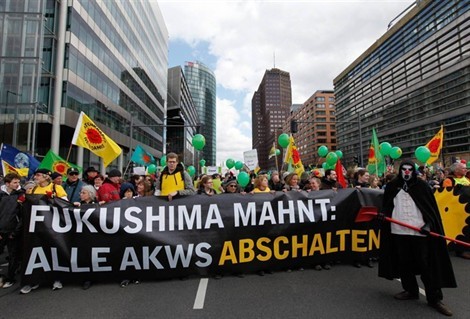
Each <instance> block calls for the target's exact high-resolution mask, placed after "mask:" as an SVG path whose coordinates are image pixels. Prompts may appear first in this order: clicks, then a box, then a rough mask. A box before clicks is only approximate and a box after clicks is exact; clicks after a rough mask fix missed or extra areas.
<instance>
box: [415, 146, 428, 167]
mask: <svg viewBox="0 0 470 319" xmlns="http://www.w3.org/2000/svg"><path fill="white" fill-rule="evenodd" d="M415 156H416V158H417V159H418V161H420V162H422V163H425V162H426V161H427V160H428V159H429V158H430V157H431V151H430V150H429V148H427V147H426V146H420V147H418V148H417V149H416V150H415Z"/></svg>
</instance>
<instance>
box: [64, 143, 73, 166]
mask: <svg viewBox="0 0 470 319" xmlns="http://www.w3.org/2000/svg"><path fill="white" fill-rule="evenodd" d="M72 145H73V144H72V143H70V147H69V152H68V153H67V158H66V159H65V161H66V162H68V161H69V157H70V153H71V152H72Z"/></svg>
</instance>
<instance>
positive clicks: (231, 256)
mask: <svg viewBox="0 0 470 319" xmlns="http://www.w3.org/2000/svg"><path fill="white" fill-rule="evenodd" d="M226 261H231V262H232V264H236V263H237V257H236V255H235V250H233V244H232V242H231V241H226V242H224V247H222V252H221V253H220V259H219V266H223V265H224V264H225V262H226Z"/></svg>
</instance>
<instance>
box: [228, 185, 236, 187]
mask: <svg viewBox="0 0 470 319" xmlns="http://www.w3.org/2000/svg"><path fill="white" fill-rule="evenodd" d="M227 187H237V185H228V186H227Z"/></svg>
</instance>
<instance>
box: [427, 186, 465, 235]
mask: <svg viewBox="0 0 470 319" xmlns="http://www.w3.org/2000/svg"><path fill="white" fill-rule="evenodd" d="M434 197H435V198H436V201H437V205H438V207H439V212H440V214H441V218H442V223H443V224H444V231H445V234H446V236H448V237H451V238H456V239H458V240H462V241H465V242H470V187H455V188H453V189H451V188H441V189H439V190H437V191H436V192H434Z"/></svg>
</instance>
